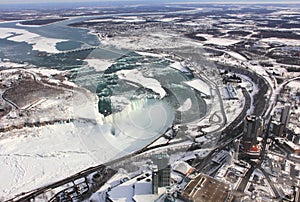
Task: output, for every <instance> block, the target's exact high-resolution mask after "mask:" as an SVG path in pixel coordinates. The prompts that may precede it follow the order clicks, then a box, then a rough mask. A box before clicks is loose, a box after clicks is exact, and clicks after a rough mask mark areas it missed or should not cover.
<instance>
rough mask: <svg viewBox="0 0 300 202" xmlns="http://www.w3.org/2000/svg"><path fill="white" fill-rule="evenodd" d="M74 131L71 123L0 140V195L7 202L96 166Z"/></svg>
mask: <svg viewBox="0 0 300 202" xmlns="http://www.w3.org/2000/svg"><path fill="white" fill-rule="evenodd" d="M76 131H77V129H76V127H75V126H74V125H73V124H71V123H70V124H63V125H52V126H45V127H41V128H26V129H25V128H24V129H21V130H16V131H11V132H9V133H8V134H6V136H7V138H5V139H1V140H0V164H1V172H0V180H1V182H2V183H0V195H1V196H4V197H5V198H6V199H8V198H9V197H13V196H14V195H16V194H18V193H21V192H24V191H29V190H31V189H34V188H38V187H40V186H42V185H45V184H48V183H51V182H54V181H57V180H59V179H62V178H64V177H67V176H69V175H72V174H75V173H76V172H79V171H80V170H83V169H85V168H87V167H89V166H92V165H96V163H98V162H95V161H94V159H93V158H92V157H91V155H90V154H89V150H88V149H87V148H85V146H84V145H83V144H82V143H81V139H80V137H79V136H78V135H77V134H76ZM4 182H5V183H4Z"/></svg>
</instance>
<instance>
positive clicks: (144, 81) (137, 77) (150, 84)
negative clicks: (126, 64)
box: [117, 69, 166, 98]
mask: <svg viewBox="0 0 300 202" xmlns="http://www.w3.org/2000/svg"><path fill="white" fill-rule="evenodd" d="M117 75H118V77H119V79H123V80H127V81H131V82H134V83H138V84H140V85H142V86H143V87H145V88H148V89H151V90H152V91H153V92H155V93H158V94H159V95H160V98H163V97H165V96H166V91H165V90H164V89H163V88H162V86H161V84H160V82H159V81H157V80H156V79H154V78H147V77H144V76H143V74H142V73H141V72H139V71H138V70H137V69H132V70H121V71H118V72H117Z"/></svg>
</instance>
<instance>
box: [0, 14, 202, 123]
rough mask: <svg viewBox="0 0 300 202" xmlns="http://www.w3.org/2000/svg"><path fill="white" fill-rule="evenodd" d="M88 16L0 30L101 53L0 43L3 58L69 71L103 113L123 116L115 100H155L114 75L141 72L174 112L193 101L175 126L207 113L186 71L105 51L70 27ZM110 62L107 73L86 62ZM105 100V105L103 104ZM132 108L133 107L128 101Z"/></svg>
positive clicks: (158, 61) (147, 58)
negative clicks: (44, 52)
mask: <svg viewBox="0 0 300 202" xmlns="http://www.w3.org/2000/svg"><path fill="white" fill-rule="evenodd" d="M83 19H88V18H76V19H70V20H65V21H61V22H58V23H54V24H50V25H46V26H42V27H20V26H17V25H16V23H15V22H11V23H2V24H0V27H6V28H15V29H25V30H27V31H29V32H32V33H36V34H39V35H41V36H43V37H50V38H58V39H66V40H68V41H66V42H60V43H58V44H57V49H58V50H63V51H65V50H73V49H78V48H80V47H82V46H85V47H87V46H99V48H97V49H93V50H84V51H80V52H70V53H66V54H52V55H43V56H39V55H38V54H37V53H38V52H37V51H33V50H32V46H31V45H29V44H27V43H24V42H13V41H9V40H6V39H0V50H1V52H0V57H2V58H8V59H10V60H11V61H15V62H28V63H30V64H34V65H36V66H37V67H47V68H54V69H58V70H64V71H68V72H70V73H71V78H70V79H71V81H73V82H75V83H76V84H77V85H79V86H82V87H84V88H87V89H88V90H90V91H91V92H93V93H95V94H97V95H98V97H99V99H100V102H99V112H101V113H104V112H105V113H106V114H105V115H109V114H110V113H117V112H120V111H121V110H122V109H123V108H124V106H118V105H115V104H114V103H112V102H111V101H110V98H111V96H117V97H124V98H126V99H127V100H129V101H134V100H135V99H137V98H145V97H155V96H157V94H156V93H155V92H153V91H152V90H150V89H146V88H144V87H143V86H141V85H140V84H136V83H132V82H128V81H124V80H120V79H119V78H118V76H116V73H117V72H118V71H120V70H125V69H126V70H133V69H138V70H139V71H140V72H141V73H142V75H143V76H144V77H150V78H155V79H156V80H157V81H159V82H160V83H161V86H162V88H163V89H164V90H165V91H166V92H167V96H165V97H164V98H163V100H164V101H165V102H167V103H169V104H170V106H172V108H173V109H174V110H175V111H176V109H177V108H179V107H180V106H181V105H182V104H183V103H184V102H185V101H186V100H187V99H190V100H191V103H192V105H191V107H190V109H188V110H186V111H184V112H179V111H176V113H175V114H176V122H181V123H186V122H191V121H194V120H197V119H199V118H201V117H202V116H204V114H205V113H206V104H205V102H204V100H203V99H202V98H201V96H200V95H199V94H198V93H197V92H195V91H194V90H193V89H191V88H190V87H188V86H186V85H184V82H185V81H188V80H191V79H193V76H192V74H189V73H182V72H180V71H178V70H175V69H172V68H170V67H169V64H170V63H171V62H170V61H169V60H167V59H164V58H158V57H152V56H142V55H139V54H137V53H135V52H130V51H128V50H124V49H116V48H114V47H102V46H101V44H100V43H99V40H98V38H97V37H96V36H95V35H91V34H89V30H87V29H80V28H73V27H69V26H68V24H70V23H74V22H79V21H81V20H83ZM88 58H93V59H106V60H110V61H113V64H112V65H111V66H110V67H109V68H108V69H107V70H106V71H104V72H103V71H102V72H101V71H96V70H95V69H94V68H92V67H89V66H88V65H87V63H86V62H85V61H84V60H85V59H88ZM101 100H102V101H101ZM127 104H129V103H127Z"/></svg>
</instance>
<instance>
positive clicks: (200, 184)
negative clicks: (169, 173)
mask: <svg viewBox="0 0 300 202" xmlns="http://www.w3.org/2000/svg"><path fill="white" fill-rule="evenodd" d="M229 193H230V190H229V185H228V184H226V183H224V182H220V181H218V180H216V179H214V178H212V177H210V176H208V175H204V174H202V173H201V174H199V175H197V176H196V177H195V178H194V179H192V180H191V181H190V182H189V183H188V184H187V186H186V187H185V189H184V191H183V193H182V197H183V198H184V199H186V200H187V201H195V202H224V201H226V199H227V198H228V196H229Z"/></svg>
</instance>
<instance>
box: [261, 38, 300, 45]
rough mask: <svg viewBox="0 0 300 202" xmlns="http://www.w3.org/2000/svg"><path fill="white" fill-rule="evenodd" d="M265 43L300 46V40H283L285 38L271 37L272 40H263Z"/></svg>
mask: <svg viewBox="0 0 300 202" xmlns="http://www.w3.org/2000/svg"><path fill="white" fill-rule="evenodd" d="M261 41H263V42H268V43H276V44H278V43H282V44H285V45H288V46H300V40H296V39H283V38H277V37H271V38H265V39H261Z"/></svg>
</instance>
